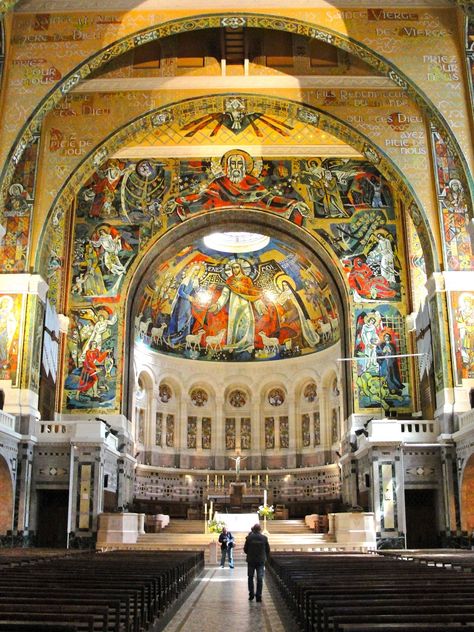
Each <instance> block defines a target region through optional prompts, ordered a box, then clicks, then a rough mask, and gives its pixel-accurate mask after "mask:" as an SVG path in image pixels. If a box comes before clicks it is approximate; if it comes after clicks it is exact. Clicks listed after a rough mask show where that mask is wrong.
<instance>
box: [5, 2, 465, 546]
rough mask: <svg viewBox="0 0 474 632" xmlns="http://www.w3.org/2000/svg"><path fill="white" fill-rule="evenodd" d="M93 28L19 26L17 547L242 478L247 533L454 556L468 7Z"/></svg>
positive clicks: (165, 19) (191, 14) (41, 9)
mask: <svg viewBox="0 0 474 632" xmlns="http://www.w3.org/2000/svg"><path fill="white" fill-rule="evenodd" d="M201 4H202V3H201ZM96 5H97V3H95V2H92V1H91V0H90V1H89V0H82V1H81V2H76V1H75V0H57V1H56V2H55V3H50V2H47V1H44V0H20V1H19V2H16V3H14V2H3V3H2V4H1V8H2V15H3V18H2V22H1V28H2V40H1V42H2V50H1V69H2V98H1V115H0V125H1V136H0V153H1V173H0V191H1V207H0V232H1V234H2V238H1V242H0V387H1V388H2V390H3V391H4V394H5V401H4V406H3V410H2V411H0V497H1V499H2V502H1V503H0V506H1V508H0V541H1V542H2V543H4V544H5V545H10V544H11V543H12V542H15V543H18V544H23V545H46V544H49V545H56V546H61V545H65V544H67V545H68V546H71V547H74V546H77V547H88V546H91V547H92V546H94V544H95V539H96V534H97V527H98V516H99V515H100V514H101V513H103V512H116V511H118V510H119V509H123V508H125V507H126V508H134V509H137V510H139V511H143V512H145V513H152V514H153V513H166V514H169V515H170V516H171V517H172V518H173V517H185V516H187V515H188V512H189V511H191V512H192V511H194V512H197V513H198V515H202V511H203V507H204V504H205V503H206V502H207V501H208V500H209V499H211V498H220V499H221V501H222V503H223V505H224V506H225V505H226V503H227V497H229V502H230V492H231V483H233V482H235V459H237V458H240V459H241V460H240V461H239V465H240V471H239V479H240V480H241V481H243V482H244V483H245V485H246V490H247V492H248V494H247V495H248V499H247V500H248V502H249V504H252V502H254V501H255V500H256V501H257V502H259V501H260V500H261V498H262V497H263V492H264V490H266V491H267V492H268V493H269V495H270V496H269V497H270V500H271V502H272V503H275V504H279V505H282V506H283V507H285V509H286V511H287V512H288V515H289V516H290V517H302V516H304V515H305V514H311V513H318V514H325V513H328V512H334V511H344V510H347V509H350V508H357V509H363V510H365V511H367V512H373V513H374V515H375V520H376V532H377V543H378V545H379V546H381V547H382V546H383V547H400V546H405V545H408V546H427V545H433V544H437V545H441V544H443V543H444V544H453V543H457V544H459V542H460V539H461V538H462V537H463V536H465V535H467V534H468V533H470V532H471V531H472V530H473V529H474V505H473V501H472V494H471V488H472V485H473V484H474V483H473V481H474V458H473V457H472V453H473V449H472V443H473V437H474V415H473V413H472V411H471V407H470V402H469V391H470V389H471V388H473V386H474V381H473V379H474V352H473V348H474V341H473V336H474V334H473V326H474V275H473V274H472V269H473V264H474V254H473V252H474V251H473V239H474V233H473V211H472V194H473V170H472V164H473V162H472V158H473V156H472V153H473V149H472V148H473V143H472V133H473V124H472V76H473V68H474V57H473V55H474V44H473V42H474V39H473V38H474V26H473V17H472V15H471V14H470V8H469V5H468V3H463V2H450V1H448V0H417V1H415V2H411V3H410V9H409V10H407V9H406V7H405V6H404V5H403V3H401V2H399V1H398V0H393V1H392V2H385V1H383V2H379V3H378V5H377V7H374V3H372V2H369V1H367V2H360V1H358V2H355V0H354V1H352V0H341V1H337V0H314V2H303V1H299V0H296V2H292V3H285V2H282V1H277V2H274V3H272V6H271V5H269V4H268V3H265V6H264V7H263V6H262V3H260V2H254V3H252V5H250V4H249V5H247V4H245V3H244V4H241V5H239V6H237V5H235V6H230V4H229V3H228V2H219V1H209V2H208V3H204V4H202V6H201V7H200V8H199V9H196V7H194V6H193V5H192V3H188V2H187V1H186V0H181V2H178V3H167V2H161V3H159V8H157V7H156V6H155V5H152V3H151V2H149V1H147V0H145V1H144V2H135V1H134V0H106V1H105V2H103V3H101V6H100V9H98V8H97V6H96ZM222 497H223V500H222ZM252 499H253V500H252ZM420 524H422V525H423V528H421V529H420V528H419V525H420Z"/></svg>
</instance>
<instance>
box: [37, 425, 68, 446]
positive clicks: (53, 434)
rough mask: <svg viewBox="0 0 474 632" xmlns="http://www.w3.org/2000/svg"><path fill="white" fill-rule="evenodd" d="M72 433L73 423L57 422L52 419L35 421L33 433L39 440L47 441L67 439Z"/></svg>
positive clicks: (55, 441)
mask: <svg viewBox="0 0 474 632" xmlns="http://www.w3.org/2000/svg"><path fill="white" fill-rule="evenodd" d="M73 433H74V425H71V424H64V423H57V422H54V421H51V422H48V421H37V422H36V424H35V435H36V436H37V437H38V439H39V441H47V442H48V443H60V442H64V441H69V440H70V439H71V437H72V435H73Z"/></svg>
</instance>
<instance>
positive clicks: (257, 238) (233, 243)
mask: <svg viewBox="0 0 474 632" xmlns="http://www.w3.org/2000/svg"><path fill="white" fill-rule="evenodd" d="M269 242H270V237H267V235H261V234H260V233H248V232H245V231H235V232H234V231H229V232H227V231H226V232H224V233H211V234H210V235H206V236H205V237H204V245H205V246H206V247H207V248H211V249H212V250H217V251H218V252H231V253H234V252H255V251H256V250H261V249H262V248H265V246H266V245H267V244H268V243H269Z"/></svg>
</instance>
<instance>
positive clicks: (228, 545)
mask: <svg viewBox="0 0 474 632" xmlns="http://www.w3.org/2000/svg"><path fill="white" fill-rule="evenodd" d="M219 542H220V544H221V568H224V566H225V558H226V555H227V556H228V558H229V568H234V555H233V550H234V536H233V535H232V533H231V532H230V531H227V529H226V528H225V527H224V528H223V529H222V532H221V534H220V535H219Z"/></svg>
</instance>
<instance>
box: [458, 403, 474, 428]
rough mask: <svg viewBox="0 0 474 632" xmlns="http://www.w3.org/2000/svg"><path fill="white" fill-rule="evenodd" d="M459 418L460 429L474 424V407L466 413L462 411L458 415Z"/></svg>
mask: <svg viewBox="0 0 474 632" xmlns="http://www.w3.org/2000/svg"><path fill="white" fill-rule="evenodd" d="M458 420H459V430H461V429H462V428H466V426H470V425H471V424H474V408H472V409H471V410H467V411H466V412H465V413H461V414H460V415H459V417H458Z"/></svg>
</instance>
